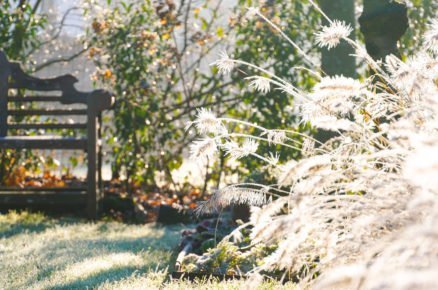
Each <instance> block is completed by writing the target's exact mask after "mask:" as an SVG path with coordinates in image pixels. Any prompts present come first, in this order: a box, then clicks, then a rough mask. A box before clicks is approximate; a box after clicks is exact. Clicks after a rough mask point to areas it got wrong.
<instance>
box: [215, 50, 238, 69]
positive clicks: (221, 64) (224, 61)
mask: <svg viewBox="0 0 438 290" xmlns="http://www.w3.org/2000/svg"><path fill="white" fill-rule="evenodd" d="M211 65H215V66H217V68H218V69H219V73H221V74H223V75H227V74H229V73H230V72H231V71H232V70H233V69H234V66H235V65H234V62H233V60H232V59H230V57H229V56H228V54H227V52H226V51H222V52H221V53H220V54H219V59H218V60H216V61H215V62H213V63H212V64H211Z"/></svg>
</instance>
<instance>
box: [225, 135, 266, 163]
mask: <svg viewBox="0 0 438 290" xmlns="http://www.w3.org/2000/svg"><path fill="white" fill-rule="evenodd" d="M258 146H259V144H258V143H257V142H256V141H255V140H253V139H246V140H245V141H244V142H243V144H242V146H239V144H237V143H236V142H234V141H227V142H225V143H224V144H223V145H221V147H222V148H223V149H224V150H225V152H226V154H227V155H229V156H230V157H231V159H232V160H237V159H240V158H243V157H246V156H248V155H251V154H254V153H255V152H256V151H257V148H258Z"/></svg>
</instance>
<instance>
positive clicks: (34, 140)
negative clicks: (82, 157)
mask: <svg viewBox="0 0 438 290" xmlns="http://www.w3.org/2000/svg"><path fill="white" fill-rule="evenodd" d="M86 148H87V139H85V138H62V137H58V136H6V137H0V149H65V150H86Z"/></svg>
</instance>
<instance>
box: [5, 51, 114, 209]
mask: <svg viewBox="0 0 438 290" xmlns="http://www.w3.org/2000/svg"><path fill="white" fill-rule="evenodd" d="M77 81H78V80H77V79H76V78H75V77H73V76H72V75H63V76H60V77H56V78H52V79H39V78H36V77H32V76H30V75H27V74H26V73H24V72H23V70H22V69H21V67H20V64H19V63H15V62H9V61H8V59H7V58H6V56H5V54H4V53H3V52H2V51H0V155H1V154H4V153H5V151H6V149H16V150H22V149H50V150H52V149H53V150H82V151H84V152H86V153H87V169H88V172H87V181H86V185H85V184H84V186H81V187H76V188H68V187H66V188H64V187H62V188H59V187H58V188H37V187H33V188H16V187H15V188H10V187H9V188H6V187H3V186H2V187H0V204H1V205H3V206H5V205H18V204H21V203H25V205H29V206H31V205H37V204H49V205H50V204H51V205H58V204H59V205H64V206H68V205H73V204H74V205H81V206H84V207H86V212H87V215H88V217H89V218H96V216H97V213H98V204H99V199H100V197H101V194H102V192H101V191H102V190H101V188H102V174H101V166H102V154H101V152H102V150H101V143H100V141H99V140H98V139H99V137H100V123H101V112H102V111H103V110H107V109H110V108H111V107H112V105H113V103H114V97H113V96H112V95H111V94H110V93H109V92H107V91H104V90H95V91H92V92H79V91H77V90H76V88H75V87H74V84H75V83H76V82H77ZM14 92H15V93H14ZM30 93H32V95H30ZM42 94H44V95H42ZM29 103H31V104H32V106H29ZM55 103H57V105H55V106H53V105H54V104H55ZM8 104H10V105H9V106H8ZM14 104H15V105H14ZM38 104H39V105H40V108H38V109H34V108H35V107H37V105H38ZM48 104H51V106H52V107H54V109H47V107H48ZM73 104H82V107H83V108H80V109H78V108H71V107H72V105H73ZM41 107H45V108H41ZM75 107H81V106H78V105H75ZM11 108H13V109H11ZM73 115H74V116H84V117H82V118H83V119H85V116H86V122H81V123H80V122H76V123H74V122H71V121H70V122H68V123H66V122H63V123H54V122H53V120H52V121H51V122H42V121H41V119H42V120H44V118H41V117H40V118H38V119H39V121H38V123H35V122H34V123H31V122H28V120H29V119H30V118H29V116H45V117H46V116H56V117H55V118H59V117H61V116H73ZM52 118H53V117H52ZM45 119H47V118H45ZM12 120H13V121H14V122H12ZM23 120H24V121H23ZM24 122H26V123H24ZM41 130H51V131H50V132H54V134H53V135H52V136H48V135H43V136H41V134H40V135H39V136H38V135H37V136H35V133H38V132H40V131H41ZM59 130H82V134H80V135H81V137H62V136H60V135H59V134H58V135H57V132H59ZM30 132H31V133H32V134H29V133H30ZM79 133H81V132H80V131H76V134H75V136H77V135H78V134H79ZM50 134H52V133H50Z"/></svg>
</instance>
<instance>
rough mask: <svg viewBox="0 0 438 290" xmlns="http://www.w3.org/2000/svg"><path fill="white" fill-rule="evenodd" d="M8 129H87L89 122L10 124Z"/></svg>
mask: <svg viewBox="0 0 438 290" xmlns="http://www.w3.org/2000/svg"><path fill="white" fill-rule="evenodd" d="M8 129H27V130H30V129H36V130H38V129H87V124H44V123H34V124H17V123H12V124H8Z"/></svg>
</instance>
